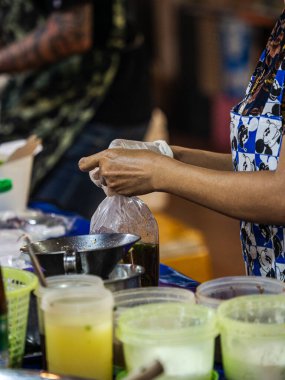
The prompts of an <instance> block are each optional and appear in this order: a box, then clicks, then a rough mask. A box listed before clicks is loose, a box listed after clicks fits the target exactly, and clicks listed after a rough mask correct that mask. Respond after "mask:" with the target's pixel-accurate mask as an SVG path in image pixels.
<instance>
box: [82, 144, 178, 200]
mask: <svg viewBox="0 0 285 380" xmlns="http://www.w3.org/2000/svg"><path fill="white" fill-rule="evenodd" d="M165 160H171V158H169V157H167V156H164V155H161V154H158V153H154V152H152V151H150V150H145V149H139V150H136V149H121V148H120V149H114V148H113V149H107V150H104V151H102V152H100V153H97V154H94V155H92V156H89V157H84V158H82V159H81V160H80V161H79V168H80V170H82V171H91V170H94V169H95V168H99V170H98V172H97V176H98V178H97V179H99V178H104V180H105V182H106V185H107V187H108V190H109V194H110V192H111V193H117V194H121V195H126V196H131V195H143V194H147V193H150V192H152V191H160V189H159V188H158V183H159V182H160V180H161V177H162V176H163V172H164V171H163V170H162V168H163V167H165V165H167V162H165Z"/></svg>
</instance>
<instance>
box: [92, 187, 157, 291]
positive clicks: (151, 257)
mask: <svg viewBox="0 0 285 380" xmlns="http://www.w3.org/2000/svg"><path fill="white" fill-rule="evenodd" d="M104 232H105V233H106V232H118V233H130V234H135V235H139V236H140V237H141V240H140V241H139V242H137V243H136V244H135V245H134V246H133V247H132V248H131V250H130V251H129V253H128V254H127V255H126V257H125V258H124V259H123V262H125V263H129V264H135V265H141V266H142V267H143V268H144V270H145V273H144V275H143V276H142V285H143V286H157V285H158V279H159V246H158V226H157V222H156V220H155V218H154V216H153V214H152V212H151V211H150V209H149V208H148V207H147V205H146V204H145V203H144V202H143V201H142V200H141V199H139V198H137V197H124V196H122V195H113V196H110V197H106V198H105V199H104V200H103V201H102V202H101V204H100V205H99V206H98V208H97V210H96V211H95V213H94V215H93V216H92V219H91V224H90V233H94V234H95V233H104Z"/></svg>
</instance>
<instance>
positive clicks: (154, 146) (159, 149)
mask: <svg viewBox="0 0 285 380" xmlns="http://www.w3.org/2000/svg"><path fill="white" fill-rule="evenodd" d="M109 148H122V149H147V150H151V151H153V152H155V153H159V154H163V155H165V156H168V157H171V158H173V152H172V150H171V148H170V146H169V145H168V144H167V142H166V141H164V140H156V141H153V142H145V141H136V140H124V139H116V140H113V141H112V142H111V144H110V145H109ZM98 171H99V168H96V169H94V170H92V171H90V173H89V176H90V179H91V181H92V182H94V183H95V185H96V186H98V187H102V188H103V190H104V191H105V194H106V195H108V189H107V187H106V186H104V179H103V178H99V179H97V173H98Z"/></svg>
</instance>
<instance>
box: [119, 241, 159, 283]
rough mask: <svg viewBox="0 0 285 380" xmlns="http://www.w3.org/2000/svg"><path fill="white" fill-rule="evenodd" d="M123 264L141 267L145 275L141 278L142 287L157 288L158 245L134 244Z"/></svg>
mask: <svg viewBox="0 0 285 380" xmlns="http://www.w3.org/2000/svg"><path fill="white" fill-rule="evenodd" d="M123 262H124V263H126V264H136V265H141V266H142V267H143V268H144V269H145V273H144V274H143V275H142V277H141V282H142V286H158V281H159V245H158V244H146V243H142V242H139V243H136V244H135V245H134V246H133V247H132V248H131V249H130V251H129V252H128V253H127V255H126V256H125V257H124V259H123Z"/></svg>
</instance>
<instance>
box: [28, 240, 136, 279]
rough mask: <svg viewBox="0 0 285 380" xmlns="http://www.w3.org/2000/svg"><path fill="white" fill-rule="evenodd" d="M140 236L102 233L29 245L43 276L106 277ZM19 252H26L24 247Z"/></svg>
mask: <svg viewBox="0 0 285 380" xmlns="http://www.w3.org/2000/svg"><path fill="white" fill-rule="evenodd" d="M138 240H140V236H138V235H131V234H121V233H102V234H93V235H79V236H69V237H62V238H54V239H48V240H44V241H39V242H36V243H32V244H31V245H32V247H33V250H34V252H35V253H36V255H37V258H38V260H39V262H40V264H41V267H42V268H43V271H44V274H45V276H46V277H48V276H56V275H59V274H70V273H85V274H93V275H97V276H100V277H102V278H103V279H106V278H108V275H109V274H110V273H111V272H112V270H113V269H114V268H115V266H116V264H117V263H118V262H119V261H120V260H121V259H122V258H123V256H124V255H125V254H126V253H127V252H128V251H129V249H130V248H131V247H132V245H133V244H134V243H136V242H137V241H138ZM21 250H22V252H27V247H26V246H25V247H23V248H22V249H21Z"/></svg>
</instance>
